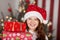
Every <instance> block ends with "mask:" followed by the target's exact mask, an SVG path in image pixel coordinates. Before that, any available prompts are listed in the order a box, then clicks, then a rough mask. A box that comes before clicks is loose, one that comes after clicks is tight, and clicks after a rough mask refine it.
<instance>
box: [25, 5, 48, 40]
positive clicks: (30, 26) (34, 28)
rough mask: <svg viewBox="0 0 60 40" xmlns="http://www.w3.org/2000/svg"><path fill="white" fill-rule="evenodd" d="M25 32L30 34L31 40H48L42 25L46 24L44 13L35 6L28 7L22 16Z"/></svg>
mask: <svg viewBox="0 0 60 40" xmlns="http://www.w3.org/2000/svg"><path fill="white" fill-rule="evenodd" d="M24 21H25V23H26V25H27V31H28V32H30V33H31V34H32V35H33V37H32V39H33V40H48V37H47V35H46V33H45V31H44V27H43V24H46V23H47V21H46V11H45V10H44V9H42V8H39V7H37V6H35V5H29V6H28V8H27V12H26V14H25V15H24Z"/></svg>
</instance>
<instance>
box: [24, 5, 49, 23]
mask: <svg viewBox="0 0 60 40" xmlns="http://www.w3.org/2000/svg"><path fill="white" fill-rule="evenodd" d="M31 16H36V17H37V18H38V19H39V20H40V21H41V23H44V24H47V22H48V21H47V20H46V16H47V14H46V11H45V10H44V9H43V8H40V7H38V6H36V5H29V6H28V8H27V10H26V14H25V15H24V21H26V19H27V18H29V17H31Z"/></svg>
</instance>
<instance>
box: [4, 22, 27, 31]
mask: <svg viewBox="0 0 60 40" xmlns="http://www.w3.org/2000/svg"><path fill="white" fill-rule="evenodd" d="M4 30H5V31H15V32H19V31H22V32H25V31H26V24H25V23H21V22H12V21H5V22H4Z"/></svg>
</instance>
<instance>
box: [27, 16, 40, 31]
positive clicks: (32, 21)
mask: <svg viewBox="0 0 60 40" xmlns="http://www.w3.org/2000/svg"><path fill="white" fill-rule="evenodd" d="M38 24H39V20H38V19H37V17H35V16H32V17H29V18H28V19H27V25H28V27H29V30H33V31H34V30H35V29H36V28H37V26H38Z"/></svg>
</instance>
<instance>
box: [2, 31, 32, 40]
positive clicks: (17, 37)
mask: <svg viewBox="0 0 60 40" xmlns="http://www.w3.org/2000/svg"><path fill="white" fill-rule="evenodd" d="M2 40H32V35H31V34H30V33H29V32H7V31H3V38H2Z"/></svg>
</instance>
